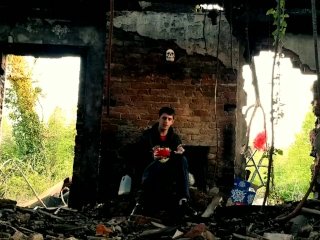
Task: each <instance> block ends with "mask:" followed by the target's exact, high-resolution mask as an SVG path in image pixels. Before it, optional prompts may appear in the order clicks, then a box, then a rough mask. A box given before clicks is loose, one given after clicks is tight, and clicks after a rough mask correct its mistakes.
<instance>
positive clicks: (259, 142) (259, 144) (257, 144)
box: [253, 131, 267, 151]
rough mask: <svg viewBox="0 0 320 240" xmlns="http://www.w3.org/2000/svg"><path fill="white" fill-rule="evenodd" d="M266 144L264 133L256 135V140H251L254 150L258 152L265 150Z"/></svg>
mask: <svg viewBox="0 0 320 240" xmlns="http://www.w3.org/2000/svg"><path fill="white" fill-rule="evenodd" d="M266 142H267V133H266V131H263V132H260V133H258V135H257V136H256V138H255V139H254V140H253V146H254V148H255V149H257V150H259V151H265V150H266Z"/></svg>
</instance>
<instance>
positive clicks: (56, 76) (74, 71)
mask: <svg viewBox="0 0 320 240" xmlns="http://www.w3.org/2000/svg"><path fill="white" fill-rule="evenodd" d="M33 73H34V76H35V78H36V79H37V80H38V82H37V86H39V87H40V88H41V89H42V92H43V96H42V97H41V98H40V103H41V106H42V108H41V107H38V112H39V115H40V116H41V115H43V117H44V120H45V121H46V120H47V119H48V117H49V116H50V115H51V114H52V112H53V110H54V109H55V107H57V106H58V107H61V108H62V109H63V110H64V111H65V112H66V114H67V115H66V116H67V118H68V119H70V118H76V115H75V111H74V110H75V108H76V106H77V103H78V90H79V77H80V76H79V74H80V57H63V58H51V59H50V58H39V59H37V61H36V64H35V66H34V69H33ZM41 109H43V112H42V113H41Z"/></svg>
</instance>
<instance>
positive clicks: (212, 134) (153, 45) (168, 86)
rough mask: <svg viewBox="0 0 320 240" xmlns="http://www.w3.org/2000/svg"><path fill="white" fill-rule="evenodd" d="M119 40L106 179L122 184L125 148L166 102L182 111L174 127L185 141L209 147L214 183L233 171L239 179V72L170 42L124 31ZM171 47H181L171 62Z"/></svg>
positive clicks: (106, 123) (106, 129)
mask: <svg viewBox="0 0 320 240" xmlns="http://www.w3.org/2000/svg"><path fill="white" fill-rule="evenodd" d="M114 39H115V40H114V42H113V47H112V49H113V52H112V56H113V58H112V65H111V67H112V68H111V69H112V71H111V79H110V85H109V87H110V101H106V102H105V103H104V111H103V116H102V160H101V172H104V174H102V176H101V177H102V178H103V179H101V181H100V182H102V183H106V182H107V183H109V184H115V185H114V186H111V188H114V189H116V188H117V184H118V183H119V181H117V180H115V179H117V178H118V179H119V178H120V177H121V174H123V169H122V168H123V165H122V161H123V159H122V158H121V156H122V155H121V150H122V149H124V148H125V146H126V145H128V144H130V143H132V142H134V141H135V140H136V138H137V137H138V136H139V135H140V133H141V131H142V130H143V129H145V128H146V127H148V126H151V125H152V124H153V123H154V122H155V121H156V120H157V119H158V110H159V108H160V107H162V106H165V105H166V106H172V107H174V108H175V109H176V112H177V117H176V121H175V125H174V126H175V129H176V131H177V132H178V133H179V134H180V135H181V138H182V141H183V142H184V143H185V144H187V145H192V146H207V147H209V154H208V159H209V160H208V183H209V185H211V186H212V185H213V184H215V183H217V182H219V179H221V178H224V177H225V176H227V175H228V177H231V179H232V180H233V171H234V170H233V166H234V164H233V161H234V150H233V149H234V144H235V143H234V141H235V140H234V129H235V107H236V91H237V89H236V78H237V73H236V72H235V70H233V69H226V68H225V67H224V66H223V65H222V64H221V62H219V61H218V62H217V59H216V58H214V57H212V56H204V55H198V54H194V55H188V54H186V52H185V51H184V50H182V49H180V48H179V47H177V46H176V45H175V44H174V43H173V42H170V41H162V40H150V39H149V38H143V37H140V36H138V35H136V34H134V33H126V32H122V31H116V33H115V36H114ZM168 48H171V49H173V50H174V51H175V54H176V59H175V61H174V62H167V61H166V60H165V52H166V50H167V49H168ZM107 89H108V87H107ZM108 104H109V105H108ZM107 109H109V114H108V112H107ZM225 150H227V151H228V152H226V151H225ZM136 157H138V156H136ZM209 187H210V186H209ZM111 192H112V191H111ZM109 193H110V192H109Z"/></svg>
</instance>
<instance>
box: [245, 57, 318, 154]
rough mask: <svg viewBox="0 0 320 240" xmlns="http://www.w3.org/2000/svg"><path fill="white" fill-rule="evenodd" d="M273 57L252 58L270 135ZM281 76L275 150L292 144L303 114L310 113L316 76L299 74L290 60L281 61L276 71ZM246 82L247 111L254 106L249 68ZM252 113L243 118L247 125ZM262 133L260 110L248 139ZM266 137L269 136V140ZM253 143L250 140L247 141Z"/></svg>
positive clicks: (246, 69) (246, 73) (277, 87)
mask: <svg viewBox="0 0 320 240" xmlns="http://www.w3.org/2000/svg"><path fill="white" fill-rule="evenodd" d="M273 57H274V53H273V52H271V51H262V52H260V54H259V55H258V56H255V57H254V62H255V64H256V72H257V76H258V85H259V93H260V99H261V103H262V106H263V108H264V111H265V114H266V124H267V134H268V132H269V133H270V134H271V131H270V129H271V123H270V116H271V115H270V111H271V76H272V64H273ZM276 70H277V73H279V76H280V85H277V86H276V88H275V90H277V91H278V92H279V93H280V103H281V105H280V109H281V110H282V112H283V114H284V115H283V117H282V118H280V119H279V121H278V123H277V124H275V125H274V127H275V131H274V132H275V135H274V138H275V147H276V148H286V147H288V146H290V144H292V143H293V141H294V139H295V134H296V133H298V132H299V131H300V130H301V126H302V123H303V120H304V118H305V115H306V113H307V112H308V111H309V110H310V109H311V108H310V107H311V101H312V99H313V94H312V91H311V90H312V85H313V82H314V81H315V80H316V75H305V74H302V73H301V71H300V69H298V68H293V66H292V63H291V60H290V59H289V58H281V60H280V64H279V68H276ZM243 78H244V79H245V84H244V90H245V91H246V92H247V106H245V107H244V108H243V111H242V112H243V113H245V111H246V110H247V108H248V107H249V106H250V105H252V104H254V103H255V93H254V88H253V86H252V77H251V71H250V68H249V66H248V65H246V66H244V68H243ZM251 116H252V111H251V112H249V113H248V116H247V118H246V120H247V122H249V119H250V117H251ZM262 130H263V115H262V112H261V111H260V109H258V112H257V113H256V115H255V117H254V119H253V124H252V127H251V133H250V138H251V139H253V138H254V137H255V136H256V135H257V133H258V132H261V131H262ZM270 134H269V136H270ZM250 142H251V143H252V140H251V141H250Z"/></svg>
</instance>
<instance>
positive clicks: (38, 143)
mask: <svg viewBox="0 0 320 240" xmlns="http://www.w3.org/2000/svg"><path fill="white" fill-rule="evenodd" d="M7 64H8V67H7V72H8V75H7V80H8V81H9V83H10V84H9V87H8V88H7V89H6V91H7V92H6V98H5V104H6V105H7V108H8V109H10V110H11V112H10V113H9V119H10V120H11V121H12V126H13V137H14V139H15V142H16V145H17V154H18V156H17V157H18V158H19V159H25V160H26V161H29V162H30V163H31V165H32V166H33V168H35V169H37V170H41V169H43V168H44V167H43V166H42V164H41V159H43V157H42V156H41V153H42V149H43V137H42V124H41V122H40V120H39V116H38V114H37V112H36V103H37V100H38V97H39V94H40V93H41V89H40V88H38V87H33V83H32V69H31V67H30V64H29V63H28V62H27V59H26V58H25V57H23V56H15V55H8V57H7Z"/></svg>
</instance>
